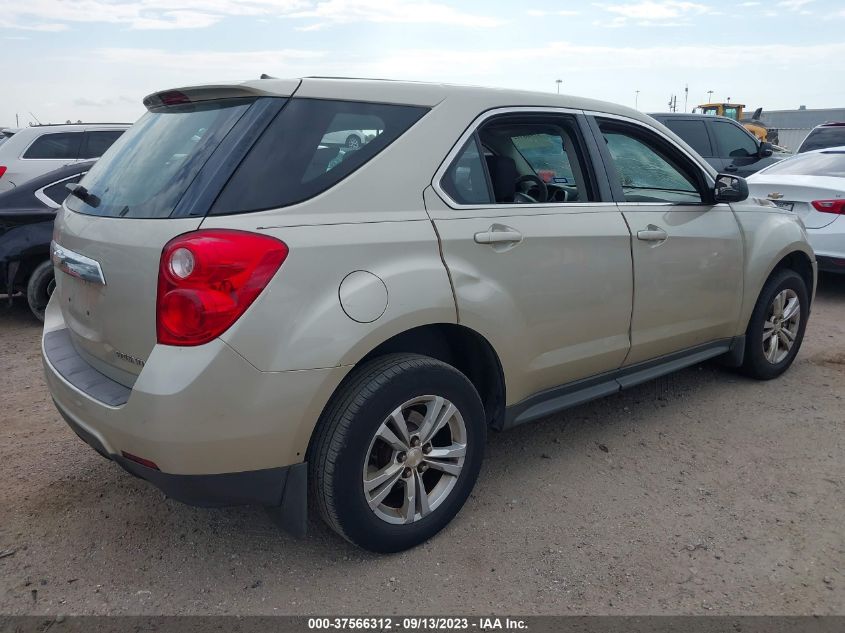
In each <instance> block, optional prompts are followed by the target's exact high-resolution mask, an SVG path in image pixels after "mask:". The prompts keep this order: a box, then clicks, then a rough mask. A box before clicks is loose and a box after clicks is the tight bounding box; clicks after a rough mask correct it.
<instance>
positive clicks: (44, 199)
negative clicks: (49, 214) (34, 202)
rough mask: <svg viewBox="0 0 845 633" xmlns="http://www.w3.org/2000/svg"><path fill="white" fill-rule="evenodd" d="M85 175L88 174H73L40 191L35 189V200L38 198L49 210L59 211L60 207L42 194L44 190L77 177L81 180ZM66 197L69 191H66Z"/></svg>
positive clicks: (85, 172)
mask: <svg viewBox="0 0 845 633" xmlns="http://www.w3.org/2000/svg"><path fill="white" fill-rule="evenodd" d="M87 173H88V172H87V171H83V172H80V173H78V174H74V175H73V176H68V177H67V178H62V179H61V180H57V181H55V182H51V183H50V184H49V185H44V186H43V187H41V188H40V189H36V190H35V194H34V195H35V197H36V198H38V199H39V200H40V201H41V202H43V203H44V204H46V205H47V206H48V207H50V208H51V209H61V208H62V205H61V204H57V203H56V201H55V200H53V199H52V198H51V197H50V196H48V195H47V194H46V193H44V190H45V189H49V188H50V187H52V186H53V185H58V184H59V183H60V182H66V181H68V180H72V179H73V178H77V177H80V178H81V177H82V176H84V175H85V174H87ZM68 195H70V192H69V191H68Z"/></svg>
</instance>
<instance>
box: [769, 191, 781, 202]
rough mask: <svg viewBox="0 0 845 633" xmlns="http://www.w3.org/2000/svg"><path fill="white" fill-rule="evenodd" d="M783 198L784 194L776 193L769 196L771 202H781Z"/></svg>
mask: <svg viewBox="0 0 845 633" xmlns="http://www.w3.org/2000/svg"><path fill="white" fill-rule="evenodd" d="M781 198H783V194H782V193H778V192H774V193H770V194H769V200H780V199H781Z"/></svg>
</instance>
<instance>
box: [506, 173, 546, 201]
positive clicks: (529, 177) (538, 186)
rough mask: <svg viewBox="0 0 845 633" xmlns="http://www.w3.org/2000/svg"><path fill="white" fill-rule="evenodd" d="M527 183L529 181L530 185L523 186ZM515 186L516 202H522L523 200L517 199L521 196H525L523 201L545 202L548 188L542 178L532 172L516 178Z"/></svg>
mask: <svg viewBox="0 0 845 633" xmlns="http://www.w3.org/2000/svg"><path fill="white" fill-rule="evenodd" d="M528 183H531V186H530V187H526V186H525V185H526V184H528ZM515 186H516V190H517V191H516V196H515V197H514V199H515V201H516V202H523V200H520V199H519V198H522V197H524V198H527V200H524V202H528V203H531V202H546V201H547V200H548V199H549V188H548V187H547V186H546V183H544V182H543V180H542V178H540V177H539V176H535V175H534V174H525V175H524V176H520V177H519V178H517V179H516V183H515ZM535 190H536V192H535ZM529 192H532V193H529Z"/></svg>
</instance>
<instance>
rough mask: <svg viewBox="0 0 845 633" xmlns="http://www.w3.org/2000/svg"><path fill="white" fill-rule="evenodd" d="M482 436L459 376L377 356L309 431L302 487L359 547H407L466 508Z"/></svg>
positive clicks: (479, 416)
mask: <svg viewBox="0 0 845 633" xmlns="http://www.w3.org/2000/svg"><path fill="white" fill-rule="evenodd" d="M429 421H430V422H431V425H430V426H429ZM403 428H404V431H403ZM486 434H487V427H486V421H485V417H484V408H483V406H482V404H481V399H480V398H479V397H478V393H477V392H476V390H475V388H474V387H473V385H472V383H471V382H470V381H469V380H468V379H467V377H466V376H464V375H463V374H462V373H461V372H459V371H458V370H457V369H455V368H454V367H451V366H450V365H447V364H445V363H442V362H440V361H438V360H434V359H433V358H429V357H426V356H420V355H416V354H391V355H388V356H383V357H380V358H376V359H374V360H372V361H370V362H368V363H366V364H364V365H362V366H361V367H359V368H356V369H355V370H353V372H352V373H351V374H350V375H349V376H348V377H347V378H346V380H345V381H344V383H343V384H342V385H341V386H340V388H339V389H338V391H337V392H336V393H335V395H334V396H333V397H332V400H331V401H330V402H329V404H328V406H327V407H326V410H325V411H324V412H323V415H322V416H321V419H320V422H319V423H318V426H317V429H316V431H315V437H314V440H313V444H312V447H311V450H310V452H309V460H308V462H309V468H310V471H311V472H310V473H309V479H310V481H311V485H312V490H313V493H314V498H315V499H316V502H317V507H318V508H319V510H320V514H321V515H322V517H323V519H324V520H325V521H326V523H328V525H329V526H331V527H332V529H334V530H335V531H336V532H338V533H339V534H340V535H341V536H343V537H344V538H346V539H347V540H348V541H350V542H352V543H354V544H355V545H358V546H360V547H363V548H365V549H368V550H371V551H374V552H398V551H401V550H405V549H408V548H410V547H414V546H415V545H418V544H420V543H422V542H424V541H426V540H427V539H429V538H431V537H432V536H434V535H435V534H437V532H439V531H440V530H441V529H442V528H443V527H445V526H446V524H448V523H449V521H451V520H452V518H453V517H454V516H455V515H456V514H457V513H458V511H459V510H460V509H461V507H462V506H463V505H464V502H465V501H466V499H467V497H468V496H469V494H470V491H471V490H472V488H473V486H474V485H475V481H476V479H477V478H478V473H479V470H480V468H481V461H482V458H483V453H484V444H485V441H486ZM385 438H387V439H385ZM403 438H404V439H403ZM377 481H379V482H383V483H379V484H377V485H376V482H377Z"/></svg>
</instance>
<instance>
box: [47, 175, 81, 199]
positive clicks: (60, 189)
mask: <svg viewBox="0 0 845 633" xmlns="http://www.w3.org/2000/svg"><path fill="white" fill-rule="evenodd" d="M84 175H85V174H77V175H76V176H71V177H70V178H67V179H65V180H60V181H59V182H57V183H55V184H53V185H50V186H49V187H44V195H45V196H47V197H48V198H50V200H52V201H53V202H55V203H56V204H58V205H61V204H62V202H63V201H64V199H65V198H67V196H68V193H69V192H68V190H67V186H68V185H70V184H73V183H76V182H79V181H80V180H82V176H84Z"/></svg>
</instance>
